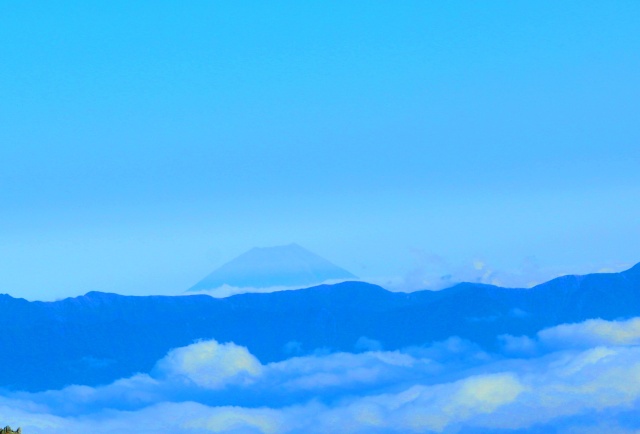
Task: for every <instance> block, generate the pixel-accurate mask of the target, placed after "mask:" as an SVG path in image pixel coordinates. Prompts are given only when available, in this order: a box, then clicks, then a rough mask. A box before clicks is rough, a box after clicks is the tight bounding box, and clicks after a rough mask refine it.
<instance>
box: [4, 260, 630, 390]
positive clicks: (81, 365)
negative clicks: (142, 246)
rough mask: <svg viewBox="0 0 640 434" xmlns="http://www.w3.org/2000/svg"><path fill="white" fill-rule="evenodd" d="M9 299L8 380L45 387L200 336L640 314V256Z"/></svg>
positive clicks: (291, 342)
mask: <svg viewBox="0 0 640 434" xmlns="http://www.w3.org/2000/svg"><path fill="white" fill-rule="evenodd" d="M0 309H1V311H2V313H3V317H4V318H3V321H2V326H1V327H0V346H1V348H3V349H4V350H5V355H4V356H3V357H1V358H0V387H2V388H6V389H10V390H28V391H43V390H47V389H53V388H60V387H63V386H65V385H69V384H85V385H90V386H95V385H100V384H107V383H110V382H112V381H114V380H116V379H119V378H124V377H128V376H131V375H133V374H135V373H136V372H149V371H150V370H151V369H153V366H154V363H155V362H156V361H157V360H159V359H160V358H162V357H163V356H164V355H165V354H166V353H167V351H169V350H170V349H172V348H175V347H180V346H185V345H189V344H191V343H193V342H194V341H196V340H199V339H216V340H217V341H219V342H230V341H232V342H234V343H236V344H238V345H243V346H246V347H247V348H248V349H249V350H250V352H251V353H252V354H254V355H256V356H257V357H258V358H259V359H260V360H261V361H262V362H263V363H267V362H272V361H279V360H284V359H287V358H290V357H294V356H297V355H303V354H309V353H313V352H314V351H347V352H354V351H358V350H361V348H359V346H358V343H359V342H360V343H361V342H362V341H363V338H366V339H365V341H369V342H376V343H377V344H379V345H380V346H381V347H383V348H384V349H387V350H393V349H399V348H403V347H407V346H414V345H426V344H429V343H432V342H435V341H441V340H444V339H447V338H448V337H450V336H459V337H460V338H463V339H467V340H469V341H471V342H474V343H476V344H478V345H480V346H481V347H482V348H484V349H486V350H488V351H491V350H492V349H494V348H496V345H498V341H499V339H498V337H499V336H500V335H502V334H511V335H526V336H533V335H534V334H535V333H536V332H538V331H539V330H541V329H544V328H547V327H551V326H554V325H557V324H562V323H571V322H579V321H583V320H586V319H590V318H603V319H624V318H629V317H633V316H640V264H638V265H636V266H634V267H633V268H631V269H629V270H627V271H624V272H621V273H608V274H590V275H585V276H564V277H559V278H557V279H554V280H551V281H549V282H546V283H543V284H541V285H538V286H535V287H533V288H530V289H517V288H501V287H497V286H492V285H484V284H477V283H460V284H458V285H455V286H453V287H451V288H448V289H444V290H441V291H418V292H413V293H398V292H389V291H387V290H385V289H383V288H381V287H379V286H376V285H372V284H368V283H364V282H343V283H339V284H335V285H320V286H314V287H309V288H305V289H299V290H294V291H281V292H273V293H267V294H256V293H253V294H240V295H235V296H231V297H227V298H224V299H216V298H213V297H210V296H207V295H185V296H174V297H170V296H122V295H117V294H109V293H100V292H89V293H87V294H86V295H83V296H80V297H74V298H67V299H64V300H60V301H54V302H40V301H33V302H30V301H27V300H24V299H19V298H13V297H11V296H9V295H0Z"/></svg>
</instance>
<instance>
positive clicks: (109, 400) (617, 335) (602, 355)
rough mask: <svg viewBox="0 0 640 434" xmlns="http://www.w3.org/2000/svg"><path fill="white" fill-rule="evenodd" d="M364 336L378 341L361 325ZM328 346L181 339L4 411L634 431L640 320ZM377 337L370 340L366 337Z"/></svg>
mask: <svg viewBox="0 0 640 434" xmlns="http://www.w3.org/2000/svg"><path fill="white" fill-rule="evenodd" d="M362 341H363V343H364V344H363V345H362V348H363V349H366V348H381V347H382V344H381V343H376V342H375V341H372V340H370V339H367V338H366V337H363V340H362ZM499 342H500V345H501V350H500V351H499V352H496V353H487V352H485V351H483V350H482V349H480V348H478V347H477V346H475V345H473V344H471V343H469V342H466V341H464V340H461V339H458V338H455V337H452V338H450V339H448V340H446V341H444V342H438V343H435V344H433V345H429V346H423V347H411V348H405V349H403V350H401V351H383V350H375V351H371V350H364V351H362V352H359V353H327V352H326V351H325V352H322V351H318V352H317V353H315V354H311V355H307V356H304V357H295V358H291V359H288V360H285V361H282V362H277V363H269V364H263V363H261V362H260V361H259V360H258V359H257V358H256V357H255V356H253V355H252V354H251V353H250V352H249V351H248V350H247V349H246V348H244V347H241V346H238V345H235V344H233V343H219V342H216V341H200V342H195V343H193V344H192V345H189V346H186V347H182V348H176V349H173V350H172V351H170V352H169V353H168V354H167V355H166V356H165V357H164V358H162V359H161V360H159V361H158V362H157V363H156V365H155V367H154V369H153V370H152V371H151V372H148V373H139V374H137V375H134V376H133V377H130V378H124V379H120V380H118V381H116V382H114V383H112V384H108V385H104V386H101V387H88V386H82V385H74V386H69V387H66V388H64V389H62V390H50V391H46V392H40V393H27V392H16V391H13V392H9V391H4V392H2V393H1V396H0V423H2V424H3V426H4V425H7V424H9V425H11V426H13V427H17V426H21V427H22V429H23V432H24V433H25V434H39V433H48V434H50V433H65V434H67V433H112V432H115V431H120V430H122V431H124V430H129V431H131V432H136V433H140V434H142V433H162V432H168V431H169V430H173V431H175V432H184V433H395V432H397V433H408V432H439V433H440V432H444V433H504V432H531V433H554V432H562V433H603V432H606V433H632V432H634V433H637V432H638V430H639V429H640V418H637V417H636V415H637V414H638V411H640V318H635V319H631V320H626V321H603V320H589V321H586V322H583V323H579V324H563V325H560V326H557V327H553V328H549V329H546V330H543V331H541V332H539V333H538V334H537V336H535V337H533V338H528V337H522V336H508V335H504V336H500V337H499ZM365 344H366V345H365Z"/></svg>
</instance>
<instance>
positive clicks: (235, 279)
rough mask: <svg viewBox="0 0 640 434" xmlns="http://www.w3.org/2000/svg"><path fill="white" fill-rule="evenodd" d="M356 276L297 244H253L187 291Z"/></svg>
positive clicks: (313, 282)
mask: <svg viewBox="0 0 640 434" xmlns="http://www.w3.org/2000/svg"><path fill="white" fill-rule="evenodd" d="M339 279H356V276H354V275H353V274H351V273H349V272H348V271H347V270H345V269H343V268H340V267H338V266H336V265H334V264H332V263H331V262H329V261H327V260H326V259H324V258H321V257H320V256H318V255H316V254H315V253H311V252H310V251H308V250H306V249H304V248H302V247H300V246H299V245H297V244H289V245H287V246H276V247H254V248H253V249H251V250H249V251H248V252H245V253H243V254H241V255H240V256H238V257H237V258H235V259H233V260H231V261H230V262H227V263H226V264H224V265H223V266H221V267H220V268H218V269H217V270H215V271H214V272H213V273H211V274H209V275H208V276H207V277H205V278H204V279H202V280H201V281H200V282H198V283H197V284H196V285H194V286H193V287H192V288H190V289H189V291H201V290H206V289H214V288H218V287H220V286H222V285H225V284H226V285H229V286H235V287H253V288H267V287H272V286H308V285H316V284H319V283H322V282H325V281H327V280H339Z"/></svg>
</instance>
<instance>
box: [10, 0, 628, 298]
mask: <svg viewBox="0 0 640 434" xmlns="http://www.w3.org/2000/svg"><path fill="white" fill-rule="evenodd" d="M638 22H640V4H638V3H637V2H635V1H615V2H595V1H594V2H562V3H559V2H552V1H536V2H526V3H525V2H517V3H516V2H506V1H504V2H482V3H480V2H472V1H458V2H419V1H404V2H393V3H392V2H381V1H379V2H376V1H370V2H338V1H335V2H332V1H324V2H293V1H290V2H286V1H280V2H270V3H268V4H266V3H265V2H242V1H234V2H231V1H224V2H223V1H221V2H205V1H202V2H199V1H191V2H163V1H155V2H150V1H141V2H135V3H131V2H124V1H114V2H74V1H63V2H46V3H45V2H29V1H25V2H2V3H0V59H1V60H0V94H1V98H0V124H1V127H0V263H1V264H2V266H1V267H0V292H7V293H10V294H12V295H14V296H21V297H26V298H30V299H34V298H40V299H51V298H56V297H62V296H69V295H77V294H81V293H85V292H87V291H90V290H101V291H110V292H119V293H131V294H151V293H177V292H180V291H182V290H184V289H186V288H188V287H190V286H191V285H193V284H194V283H195V282H197V281H198V280H199V279H200V278H202V277H203V276H204V275H206V274H208V273H209V272H210V271H211V270H212V269H214V268H216V267H217V266H219V265H221V264H222V263H224V262H226V261H227V260H229V259H231V258H233V257H234V256H236V255H238V254H240V253H242V252H243V251H245V250H248V249H249V248H251V247H254V246H270V245H279V244H288V243H290V242H297V243H299V244H300V245H302V246H304V247H306V248H308V249H309V250H312V251H314V252H316V253H318V254H320V255H321V256H324V257H326V258H328V259H329V260H331V261H333V262H335V263H337V264H338V265H340V266H343V267H345V268H347V269H348V270H350V271H352V272H353V273H355V274H357V275H359V276H361V277H363V278H365V279H370V280H372V281H376V282H380V283H385V282H393V285H396V286H397V287H401V288H407V289H411V288H409V287H412V289H415V288H417V287H420V286H424V287H427V286H429V285H431V284H433V282H434V281H436V280H437V279H438V278H439V276H441V275H446V274H450V275H452V276H453V279H464V278H470V279H484V281H489V282H490V281H496V282H497V283H503V284H526V283H528V282H534V281H538V280H540V279H542V278H545V277H548V276H551V275H554V274H556V273H562V272H590V271H597V270H599V269H602V268H609V269H621V268H623V267H625V266H627V265H630V264H632V263H635V262H638V261H640V253H639V252H638V248H637V246H638V245H640V224H639V223H638V222H639V221H640V205H638V202H639V201H637V200H636V198H638V197H640V170H638V168H639V167H640V152H639V151H638V144H639V143H640V140H639V139H640V129H639V128H638V125H637V124H638V122H637V113H639V112H640V107H639V106H640V81H639V80H638V78H637V77H638V76H640V56H638V55H637V53H639V52H640V31H639V30H638V26H637V23H638ZM474 273H475V274H474ZM434 279H435V280H434Z"/></svg>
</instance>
